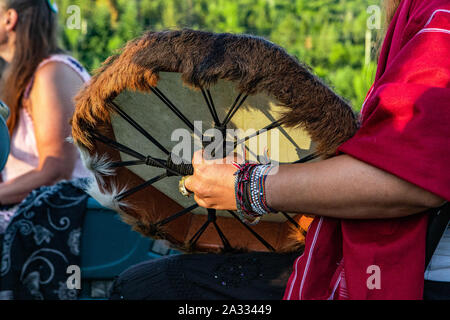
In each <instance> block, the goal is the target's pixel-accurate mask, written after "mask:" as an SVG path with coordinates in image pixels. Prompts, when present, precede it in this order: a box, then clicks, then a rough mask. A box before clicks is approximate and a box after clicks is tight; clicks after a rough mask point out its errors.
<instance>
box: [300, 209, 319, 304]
mask: <svg viewBox="0 0 450 320" xmlns="http://www.w3.org/2000/svg"><path fill="white" fill-rule="evenodd" d="M322 222H323V217H321V218H320V221H319V224H318V226H317V229H316V232H315V233H314V239H313V242H312V245H311V250H309V254H308V260H307V261H306V266H305V271H304V272H303V277H302V282H301V283H300V290H299V295H298V297H299V299H300V300H302V291H303V285H304V283H305V278H306V276H307V275H308V271H309V264H310V262H311V257H312V255H313V253H314V247H315V246H316V242H317V237H318V236H319V232H320V229H321V227H322Z"/></svg>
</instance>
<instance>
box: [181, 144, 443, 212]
mask: <svg viewBox="0 0 450 320" xmlns="http://www.w3.org/2000/svg"><path fill="white" fill-rule="evenodd" d="M200 158H201V154H200V153H196V155H195V157H194V160H193V162H194V168H195V174H194V176H193V177H191V178H189V179H188V180H187V181H186V187H187V188H188V189H189V190H191V191H193V192H194V193H195V200H196V201H197V203H198V204H199V205H200V206H202V207H206V208H214V209H220V210H236V203H235V196H234V177H233V173H234V172H235V171H236V169H235V168H234V167H233V166H232V165H227V164H216V163H215V162H214V161H203V162H202V161H200V160H199V159H200ZM266 192H267V201H268V204H269V206H271V207H272V208H274V209H276V210H280V211H287V212H299V213H305V214H312V215H320V216H327V217H334V218H342V219H379V218H383V219H386V218H399V217H404V216H409V215H413V214H416V213H419V212H423V211H425V210H427V209H429V208H434V207H439V206H440V205H442V204H443V203H444V202H445V201H444V199H441V198H439V197H438V196H436V195H434V194H432V193H430V192H428V191H426V190H423V189H421V188H419V187H417V186H415V185H413V184H411V183H408V182H406V181H404V180H402V179H400V178H398V177H396V176H394V175H391V174H389V173H386V172H385V171H383V170H380V169H377V168H375V167H373V166H370V165H368V164H366V163H364V162H361V161H359V160H357V159H355V158H352V157H350V156H347V155H343V156H338V157H336V158H333V159H329V160H325V161H321V162H317V163H310V164H296V165H286V166H281V167H280V168H279V172H278V173H277V174H276V175H273V176H269V177H268V178H267V180H266Z"/></svg>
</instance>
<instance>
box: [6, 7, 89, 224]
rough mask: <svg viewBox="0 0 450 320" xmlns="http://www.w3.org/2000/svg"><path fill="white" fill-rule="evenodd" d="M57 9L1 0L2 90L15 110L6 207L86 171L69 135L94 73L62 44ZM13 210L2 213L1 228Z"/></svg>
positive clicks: (84, 173)
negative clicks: (83, 91)
mask: <svg viewBox="0 0 450 320" xmlns="http://www.w3.org/2000/svg"><path fill="white" fill-rule="evenodd" d="M54 10H55V9H54V7H53V6H52V5H51V4H50V3H49V2H48V1H46V0H40V1H32V0H0V56H1V57H2V58H3V59H4V60H5V61H6V62H7V63H8V64H9V66H8V68H7V70H6V71H5V73H4V74H3V77H2V86H1V94H0V95H1V97H2V100H3V101H4V102H5V103H6V105H8V106H9V108H10V112H11V115H10V117H9V119H8V129H9V131H10V135H11V154H10V157H9V159H8V162H7V164H6V167H5V169H4V170H3V171H2V173H1V180H2V183H1V184H0V204H1V205H3V206H7V205H9V206H10V205H14V204H18V203H20V202H21V201H22V200H24V199H25V197H26V196H27V195H28V194H29V193H30V192H31V191H32V190H34V189H36V188H39V187H41V186H49V185H53V184H55V183H56V182H58V181H61V180H68V179H71V178H78V177H83V176H86V175H87V173H86V171H85V170H84V168H83V166H82V163H81V160H80V158H79V155H78V152H77V151H76V149H75V147H74V146H73V145H72V144H70V143H69V142H67V141H66V138H67V137H69V136H70V126H69V119H70V117H71V115H72V113H73V110H74V104H73V102H72V100H73V97H74V96H75V94H76V93H77V91H78V90H79V89H80V87H81V86H82V85H83V83H84V82H85V81H87V80H88V79H89V75H88V73H87V72H86V71H85V70H84V68H83V67H82V66H81V65H80V64H79V63H78V62H77V61H75V60H74V59H73V58H71V57H70V56H67V55H65V54H63V51H62V50H61V49H60V48H59V47H58V45H57V28H56V23H57V16H56V14H55V12H54ZM14 211H15V210H14V209H11V210H8V211H3V212H0V232H2V231H3V232H4V230H5V228H6V226H7V224H8V221H9V219H10V217H11V214H13V213H14Z"/></svg>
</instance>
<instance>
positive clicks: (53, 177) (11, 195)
mask: <svg viewBox="0 0 450 320" xmlns="http://www.w3.org/2000/svg"><path fill="white" fill-rule="evenodd" d="M58 162H59V161H58V160H56V159H55V160H53V161H48V163H47V164H46V165H45V167H44V168H41V169H36V170H33V171H30V172H28V173H26V174H24V175H22V176H19V177H17V178H16V179H13V180H10V181H7V182H4V183H1V184H0V203H1V204H2V205H10V204H16V203H20V202H21V201H23V200H24V199H25V198H26V197H27V195H28V194H29V193H30V192H31V191H33V190H34V189H37V188H39V187H42V186H50V185H53V184H55V183H56V182H58V181H60V180H64V179H69V178H70V174H69V172H71V171H70V170H68V169H67V168H64V167H63V166H61V165H60V164H59V163H58Z"/></svg>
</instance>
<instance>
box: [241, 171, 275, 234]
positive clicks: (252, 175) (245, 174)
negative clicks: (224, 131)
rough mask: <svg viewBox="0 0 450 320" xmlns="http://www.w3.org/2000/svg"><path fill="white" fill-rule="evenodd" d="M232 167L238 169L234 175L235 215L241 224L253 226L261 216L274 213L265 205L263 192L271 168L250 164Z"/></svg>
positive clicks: (264, 193)
mask: <svg viewBox="0 0 450 320" xmlns="http://www.w3.org/2000/svg"><path fill="white" fill-rule="evenodd" d="M234 165H235V167H236V168H237V169H239V170H238V171H237V172H236V173H235V176H236V179H235V193H236V206H237V209H238V210H237V213H238V215H239V217H240V218H241V220H242V221H243V222H245V223H246V224H249V225H255V224H257V223H259V221H260V220H261V217H262V216H264V215H266V214H269V213H275V212H276V211H275V210H273V209H271V208H270V207H269V206H268V205H267V199H266V191H265V182H266V179H267V176H268V175H269V173H270V171H271V170H272V169H273V167H271V166H268V165H258V164H251V163H245V164H242V165H239V164H234Z"/></svg>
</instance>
